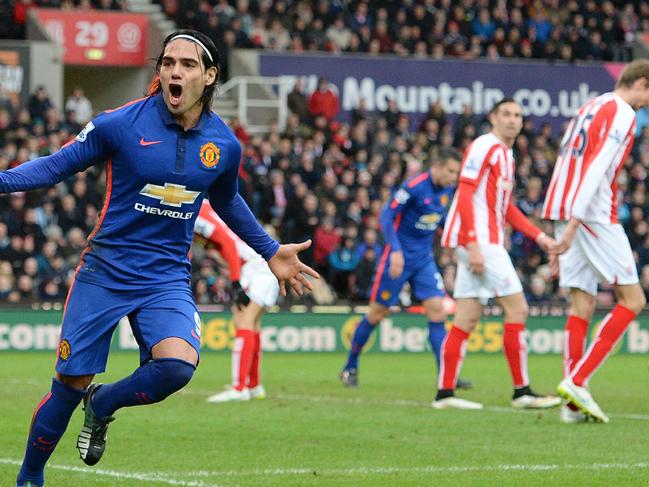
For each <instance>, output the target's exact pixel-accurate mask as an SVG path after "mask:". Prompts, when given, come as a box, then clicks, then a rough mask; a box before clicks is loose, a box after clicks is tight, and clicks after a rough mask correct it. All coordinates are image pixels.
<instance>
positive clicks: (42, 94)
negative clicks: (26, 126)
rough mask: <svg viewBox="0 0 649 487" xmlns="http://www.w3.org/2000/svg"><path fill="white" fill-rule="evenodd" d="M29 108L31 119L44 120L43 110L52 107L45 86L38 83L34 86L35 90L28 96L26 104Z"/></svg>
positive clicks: (45, 110)
mask: <svg viewBox="0 0 649 487" xmlns="http://www.w3.org/2000/svg"><path fill="white" fill-rule="evenodd" d="M27 106H28V109H29V116H30V117H31V119H32V120H41V121H44V120H45V112H47V110H48V109H50V108H52V102H51V101H50V96H49V94H48V93H47V88H45V86H43V85H40V86H38V87H37V88H36V91H35V92H34V93H33V94H32V96H31V97H30V98H29V102H28V104H27Z"/></svg>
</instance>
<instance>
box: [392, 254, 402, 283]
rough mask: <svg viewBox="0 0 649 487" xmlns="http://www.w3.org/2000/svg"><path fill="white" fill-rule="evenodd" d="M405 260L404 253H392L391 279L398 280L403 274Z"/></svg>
mask: <svg viewBox="0 0 649 487" xmlns="http://www.w3.org/2000/svg"><path fill="white" fill-rule="evenodd" d="M403 266H404V259H403V252H401V251H400V250H396V251H394V252H390V271H389V274H390V277H391V278H392V279H396V278H397V277H399V276H400V275H401V274H402V273H403Z"/></svg>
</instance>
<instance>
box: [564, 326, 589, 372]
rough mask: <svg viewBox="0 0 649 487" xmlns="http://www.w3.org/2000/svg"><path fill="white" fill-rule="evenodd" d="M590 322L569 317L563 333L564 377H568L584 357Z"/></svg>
mask: <svg viewBox="0 0 649 487" xmlns="http://www.w3.org/2000/svg"><path fill="white" fill-rule="evenodd" d="M587 334H588V321H586V320H585V319H583V318H580V317H579V316H575V315H569V316H568V320H567V321H566V328H565V330H564V332H563V376H564V377H568V376H570V374H571V373H572V371H573V370H574V368H575V365H577V363H578V362H579V361H580V360H581V357H582V356H583V355H584V348H585V345H586V335H587Z"/></svg>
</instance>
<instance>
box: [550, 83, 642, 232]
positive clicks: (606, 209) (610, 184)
mask: <svg viewBox="0 0 649 487" xmlns="http://www.w3.org/2000/svg"><path fill="white" fill-rule="evenodd" d="M634 131H635V112H634V111H633V108H631V106H630V105H629V104H628V103H626V102H625V101H624V100H622V98H620V97H619V96H617V95H615V94H614V93H605V94H603V95H600V96H598V97H597V98H594V99H593V100H591V101H589V102H588V103H586V104H585V105H584V106H583V107H581V109H580V110H579V112H578V114H577V116H576V117H575V118H573V119H572V120H571V121H570V124H569V125H568V129H567V130H566V133H565V134H564V136H563V140H562V141H561V149H560V152H559V156H558V158H557V161H556V164H555V165H554V172H553V173H552V180H551V181H550V186H549V188H548V191H547V193H546V197H545V203H544V205H543V217H544V218H546V219H548V220H569V219H570V217H573V216H574V217H575V218H578V219H579V220H581V221H586V222H597V223H617V222H618V219H617V206H618V199H617V185H616V179H617V175H618V173H619V171H620V169H621V168H622V164H623V163H624V160H625V159H626V157H627V155H628V154H629V152H630V151H631V148H632V147H633V140H634Z"/></svg>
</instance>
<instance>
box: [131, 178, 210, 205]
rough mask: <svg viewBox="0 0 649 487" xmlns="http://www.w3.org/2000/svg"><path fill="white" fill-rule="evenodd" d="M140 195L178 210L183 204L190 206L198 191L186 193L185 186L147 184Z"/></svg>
mask: <svg viewBox="0 0 649 487" xmlns="http://www.w3.org/2000/svg"><path fill="white" fill-rule="evenodd" d="M140 194H141V195H144V196H148V197H149V198H155V199H157V200H160V203H162V204H163V205H167V206H173V207H175V208H180V207H181V206H182V205H184V204H191V203H193V202H194V201H196V198H198V195H199V194H201V193H200V191H187V190H186V189H185V186H182V185H180V184H173V183H165V185H164V186H158V185H157V184H147V185H146V186H144V188H142V191H140Z"/></svg>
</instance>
